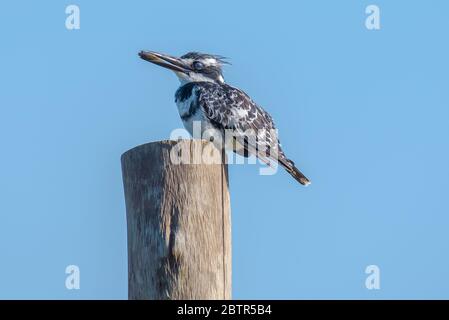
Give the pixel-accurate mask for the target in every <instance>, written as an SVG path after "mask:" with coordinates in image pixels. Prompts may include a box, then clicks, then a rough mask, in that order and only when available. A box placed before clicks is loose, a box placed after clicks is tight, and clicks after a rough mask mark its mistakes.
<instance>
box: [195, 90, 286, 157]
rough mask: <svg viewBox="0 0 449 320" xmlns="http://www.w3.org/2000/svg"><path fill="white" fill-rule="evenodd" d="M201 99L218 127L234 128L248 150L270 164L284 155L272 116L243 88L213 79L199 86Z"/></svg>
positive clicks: (242, 145)
mask: <svg viewBox="0 0 449 320" xmlns="http://www.w3.org/2000/svg"><path fill="white" fill-rule="evenodd" d="M198 102H199V105H200V107H201V108H202V109H203V111H204V114H205V116H206V117H207V118H208V120H209V121H210V122H211V123H212V124H213V125H214V126H215V127H216V128H217V129H220V130H221V129H230V130H232V131H233V135H234V137H235V142H236V143H237V144H239V145H240V147H242V148H243V149H244V151H245V153H246V154H249V155H256V156H258V158H259V159H261V160H262V161H264V162H265V163H267V164H269V162H270V161H269V160H270V159H271V160H277V158H278V155H282V157H283V153H282V151H281V150H280V147H279V144H278V138H277V133H276V130H275V125H274V123H273V119H272V118H271V116H270V115H269V114H268V113H267V112H266V111H265V110H263V109H262V108H261V107H260V106H258V105H257V104H256V103H255V102H254V101H253V100H252V99H251V98H250V97H249V96H248V95H247V94H246V93H244V92H243V91H241V90H239V89H237V88H234V87H231V86H229V85H219V84H213V83H210V84H206V85H203V86H200V87H199V90H198Z"/></svg>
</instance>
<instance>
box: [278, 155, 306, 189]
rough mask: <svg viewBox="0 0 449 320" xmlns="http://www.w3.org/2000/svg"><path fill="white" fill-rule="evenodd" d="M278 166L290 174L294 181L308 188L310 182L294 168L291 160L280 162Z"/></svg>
mask: <svg viewBox="0 0 449 320" xmlns="http://www.w3.org/2000/svg"><path fill="white" fill-rule="evenodd" d="M279 162H280V164H281V165H282V166H283V167H284V169H285V170H286V171H287V172H288V173H290V174H291V176H292V177H293V178H295V180H296V181H298V182H299V183H300V184H302V185H303V186H308V185H309V184H310V183H311V182H310V180H309V179H307V177H306V176H305V175H304V174H302V172H301V171H299V170H298V168H296V167H295V164H294V163H293V161H291V160H287V159H286V160H284V159H282V160H280V161H279Z"/></svg>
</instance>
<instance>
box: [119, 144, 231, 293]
mask: <svg viewBox="0 0 449 320" xmlns="http://www.w3.org/2000/svg"><path fill="white" fill-rule="evenodd" d="M211 146H212V144H210V143H208V142H205V141H201V140H180V141H179V142H178V141H158V142H153V143H148V144H144V145H141V146H138V147H136V148H134V149H131V150H129V151H127V152H126V153H124V154H123V155H122V159H121V160H122V173H123V183H124V189H125V202H126V216H127V224H128V298H129V299H175V300H178V299H230V298H231V216H230V200H229V192H228V174H227V165H226V164H223V162H222V161H221V159H222V157H224V155H223V154H222V153H221V152H220V151H218V149H215V153H214V155H212V158H213V157H215V159H212V160H214V162H215V163H216V164H184V163H185V162H184V163H183V164H176V163H173V161H172V159H171V158H170V154H172V155H173V154H175V153H176V152H177V151H176V150H179V148H181V150H182V152H183V153H184V154H183V157H185V156H186V152H187V153H189V151H190V152H191V153H192V154H190V156H198V153H196V152H201V150H203V149H204V148H205V147H206V148H211ZM175 148H176V150H175ZM212 148H215V147H213V146H212ZM209 150H211V149H209ZM187 156H189V155H188V154H187ZM209 163H210V162H209Z"/></svg>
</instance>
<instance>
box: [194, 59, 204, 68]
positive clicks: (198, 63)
mask: <svg viewBox="0 0 449 320" xmlns="http://www.w3.org/2000/svg"><path fill="white" fill-rule="evenodd" d="M193 68H194V69H195V70H201V69H203V68H204V64H203V63H202V62H199V61H195V62H193Z"/></svg>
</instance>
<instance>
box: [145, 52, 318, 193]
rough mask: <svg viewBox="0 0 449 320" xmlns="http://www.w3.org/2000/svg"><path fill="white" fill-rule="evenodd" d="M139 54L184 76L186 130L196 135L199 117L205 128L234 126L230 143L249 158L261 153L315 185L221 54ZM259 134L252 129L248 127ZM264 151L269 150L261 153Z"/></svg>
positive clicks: (181, 106)
mask: <svg viewBox="0 0 449 320" xmlns="http://www.w3.org/2000/svg"><path fill="white" fill-rule="evenodd" d="M139 56H140V57H141V58H142V59H144V60H146V61H149V62H152V63H154V64H157V65H159V66H162V67H165V68H167V69H170V70H172V71H174V72H175V74H176V75H177V76H178V78H179V80H180V81H181V86H180V87H179V89H178V90H177V91H176V94H175V99H176V100H175V101H176V105H177V106H178V111H179V115H180V116H181V119H182V121H183V124H184V126H185V127H186V129H187V130H188V131H189V132H190V134H192V131H193V123H194V122H195V121H200V123H201V130H202V131H205V130H207V129H215V130H219V131H220V132H223V131H225V130H232V132H233V133H232V134H233V139H232V143H231V144H229V145H228V142H227V139H226V142H225V144H226V145H225V147H226V148H227V149H231V150H233V151H234V152H236V153H238V154H240V155H242V156H245V157H248V156H249V155H255V156H257V157H258V158H259V159H260V160H261V161H263V162H264V163H266V164H268V165H270V163H272V161H277V162H278V163H280V164H281V165H282V166H283V167H284V168H285V170H286V171H287V172H288V173H290V174H291V175H292V176H293V178H295V179H296V180H297V181H298V182H299V183H301V184H303V185H306V186H307V185H308V184H310V181H309V179H307V178H306V177H305V176H304V175H303V174H302V173H301V172H300V171H299V170H298V169H297V168H296V167H295V164H294V163H293V161H291V160H290V159H288V158H287V157H286V156H285V154H284V152H283V151H282V149H281V145H280V143H279V141H278V138H277V132H276V131H275V126H274V123H273V119H272V118H271V116H270V115H269V114H268V113H267V112H266V111H265V110H263V109H262V108H261V107H260V106H258V105H257V104H256V103H255V102H254V101H253V100H252V99H251V98H250V97H249V96H248V95H247V94H246V93H245V92H243V91H242V90H240V89H237V88H234V87H232V86H230V85H228V84H226V83H225V82H224V78H223V73H222V65H223V64H225V63H226V61H225V58H224V57H222V56H217V55H212V54H203V53H198V52H189V53H187V54H185V55H183V56H181V57H180V58H176V57H173V56H169V55H166V54H161V53H157V52H153V51H141V52H140V53H139ZM249 131H250V132H253V133H254V134H253V135H251V134H248V132H249ZM261 150H263V151H264V153H262V152H261Z"/></svg>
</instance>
